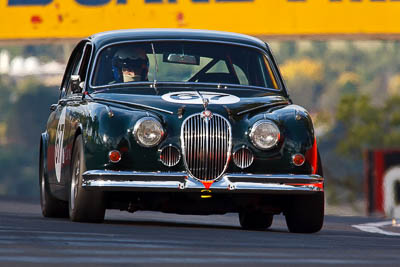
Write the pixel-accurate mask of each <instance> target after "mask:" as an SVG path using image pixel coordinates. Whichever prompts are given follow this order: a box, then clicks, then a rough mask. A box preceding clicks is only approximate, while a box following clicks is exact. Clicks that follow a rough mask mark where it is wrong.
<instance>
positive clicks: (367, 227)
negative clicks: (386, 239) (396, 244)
mask: <svg viewBox="0 0 400 267" xmlns="http://www.w3.org/2000/svg"><path fill="white" fill-rule="evenodd" d="M388 225H392V221H384V222H376V223H364V224H354V225H352V226H353V227H354V228H357V229H359V230H361V231H364V232H369V233H375V234H382V235H389V236H400V233H395V232H390V231H386V230H383V229H381V228H379V227H383V226H388Z"/></svg>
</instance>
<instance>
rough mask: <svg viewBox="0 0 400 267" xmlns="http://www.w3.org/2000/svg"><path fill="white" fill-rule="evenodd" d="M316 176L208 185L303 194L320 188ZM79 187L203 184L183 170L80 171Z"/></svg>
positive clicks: (188, 188)
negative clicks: (80, 181)
mask: <svg viewBox="0 0 400 267" xmlns="http://www.w3.org/2000/svg"><path fill="white" fill-rule="evenodd" d="M323 185H324V178H323V177H321V176H319V175H297V174H296V175H294V174H241V173H229V174H225V175H224V176H222V177H221V178H220V179H218V181H216V182H214V183H212V184H211V186H210V187H209V190H210V191H212V192H216V193H217V192H220V193H265V194H274V193H276V194H285V193H287V194H303V193H306V194H307V193H312V192H320V191H323V190H324V186H323ZM82 187H83V188H85V189H86V190H100V191H136V192H140V191H152V192H202V191H203V190H207V189H208V188H207V185H205V184H203V183H201V182H200V181H197V180H195V179H193V178H192V177H190V176H189V175H188V174H187V173H186V172H129V171H109V170H91V171H86V172H85V173H84V174H83V181H82Z"/></svg>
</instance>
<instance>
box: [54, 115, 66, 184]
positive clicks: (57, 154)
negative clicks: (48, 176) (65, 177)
mask: <svg viewBox="0 0 400 267" xmlns="http://www.w3.org/2000/svg"><path fill="white" fill-rule="evenodd" d="M66 111H67V109H66V108H64V109H63V110H62V112H61V115H60V120H59V121H58V126H57V133H56V135H57V136H56V146H55V151H54V162H55V165H56V178H57V182H60V181H61V165H62V163H64V147H63V145H64V130H65V113H66Z"/></svg>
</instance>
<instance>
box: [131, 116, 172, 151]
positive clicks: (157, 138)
mask: <svg viewBox="0 0 400 267" xmlns="http://www.w3.org/2000/svg"><path fill="white" fill-rule="evenodd" d="M133 135H134V136H135V139H136V141H137V142H138V143H139V145H141V146H144V147H152V146H156V145H158V144H159V143H160V142H161V139H162V138H163V136H164V129H163V127H162V125H161V123H160V122H159V121H158V120H156V119H154V118H151V117H146V118H142V119H140V120H138V121H137V122H136V124H135V127H134V129H133Z"/></svg>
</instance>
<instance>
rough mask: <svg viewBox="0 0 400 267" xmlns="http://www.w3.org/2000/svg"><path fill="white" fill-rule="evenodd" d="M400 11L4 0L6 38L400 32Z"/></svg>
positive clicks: (280, 2)
mask: <svg viewBox="0 0 400 267" xmlns="http://www.w3.org/2000/svg"><path fill="white" fill-rule="evenodd" d="M399 14H400V0H2V1H0V25H1V27H0V40H10V39H11V40H15V39H43V38H46V39H49V38H50V39H52V38H81V37H85V36H88V35H91V34H93V33H96V32H100V31H107V30H114V29H127V28H193V29H211V30H222V31H232V32H239V33H246V34H251V35H257V36H265V37H269V38H274V37H281V38H282V37H283V38H284V37H293V36H302V37H309V36H311V37H317V38H320V37H338V36H339V37H351V38H363V37H366V38H371V37H379V38H398V37H399V36H400V20H399V19H398V15H399ZM398 35H399V36H398Z"/></svg>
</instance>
